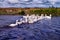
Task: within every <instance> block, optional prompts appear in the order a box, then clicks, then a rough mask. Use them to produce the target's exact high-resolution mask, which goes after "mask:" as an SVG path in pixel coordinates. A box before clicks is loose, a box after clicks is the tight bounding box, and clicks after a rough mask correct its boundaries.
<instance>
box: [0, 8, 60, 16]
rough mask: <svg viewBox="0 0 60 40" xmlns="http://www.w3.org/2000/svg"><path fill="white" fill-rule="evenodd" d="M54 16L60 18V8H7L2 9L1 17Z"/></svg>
mask: <svg viewBox="0 0 60 40" xmlns="http://www.w3.org/2000/svg"><path fill="white" fill-rule="evenodd" d="M25 14H39V15H41V14H47V15H49V14H52V15H53V16H60V8H18V9H17V8H13V9H12V8H7V9H2V8H1V9H0V15H25Z"/></svg>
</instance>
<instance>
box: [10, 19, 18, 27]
mask: <svg viewBox="0 0 60 40" xmlns="http://www.w3.org/2000/svg"><path fill="white" fill-rule="evenodd" d="M17 22H18V20H16V23H15V24H10V25H9V26H11V27H14V26H17V25H18V23H17Z"/></svg>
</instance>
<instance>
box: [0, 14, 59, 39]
mask: <svg viewBox="0 0 60 40" xmlns="http://www.w3.org/2000/svg"><path fill="white" fill-rule="evenodd" d="M20 18H22V16H12V15H0V40H60V17H52V19H42V20H39V21H37V22H35V23H33V24H28V23H23V24H21V25H18V26H16V27H13V28H12V27H9V26H6V25H9V24H11V23H15V20H17V19H18V20H19V19H20Z"/></svg>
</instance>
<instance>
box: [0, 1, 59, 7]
mask: <svg viewBox="0 0 60 40" xmlns="http://www.w3.org/2000/svg"><path fill="white" fill-rule="evenodd" d="M52 5H53V6H54V7H60V0H0V8H8V7H15V8H19V7H21V8H24V7H49V6H52Z"/></svg>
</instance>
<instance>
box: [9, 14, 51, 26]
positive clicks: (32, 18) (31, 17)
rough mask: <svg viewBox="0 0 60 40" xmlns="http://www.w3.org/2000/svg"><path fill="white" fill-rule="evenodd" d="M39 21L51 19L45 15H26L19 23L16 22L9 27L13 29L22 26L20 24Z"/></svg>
mask: <svg viewBox="0 0 60 40" xmlns="http://www.w3.org/2000/svg"><path fill="white" fill-rule="evenodd" d="M23 19H24V20H23ZM41 19H51V14H50V15H49V16H47V14H45V16H44V15H43V14H41V16H39V15H34V14H33V15H26V16H23V18H22V19H20V22H18V20H16V23H15V24H10V25H9V26H11V27H14V26H17V25H18V24H22V23H34V22H37V21H39V20H41Z"/></svg>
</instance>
